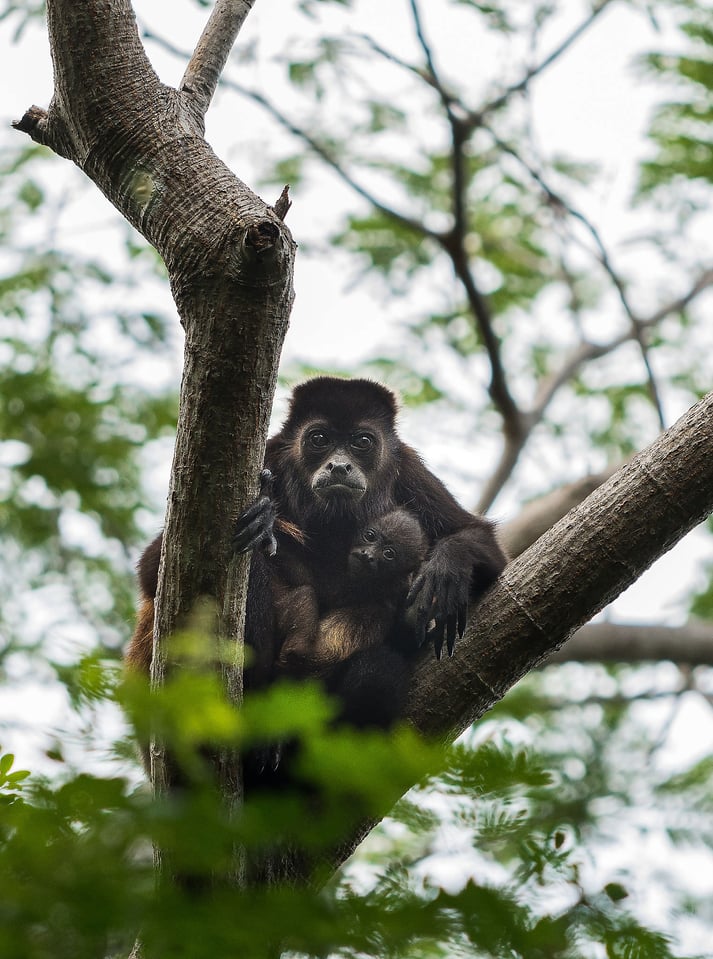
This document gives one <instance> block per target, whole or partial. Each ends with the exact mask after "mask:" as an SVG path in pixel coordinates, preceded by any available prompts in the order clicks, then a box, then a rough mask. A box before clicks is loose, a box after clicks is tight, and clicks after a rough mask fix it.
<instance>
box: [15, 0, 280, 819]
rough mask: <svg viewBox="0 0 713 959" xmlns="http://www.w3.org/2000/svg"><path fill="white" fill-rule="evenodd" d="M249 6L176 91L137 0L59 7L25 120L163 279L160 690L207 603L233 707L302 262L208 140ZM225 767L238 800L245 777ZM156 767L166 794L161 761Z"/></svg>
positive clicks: (221, 9) (215, 21) (221, 19)
mask: <svg viewBox="0 0 713 959" xmlns="http://www.w3.org/2000/svg"><path fill="white" fill-rule="evenodd" d="M251 5H252V4H251V3H250V2H247V0H221V2H220V3H219V4H217V6H216V8H215V10H214V14H213V16H212V17H211V19H210V21H209V23H208V26H207V27H206V30H205V31H204V34H203V36H202V38H201V41H200V43H199V49H198V50H197V51H196V54H195V55H194V57H193V58H192V60H191V63H190V64H189V66H188V69H187V70H186V77H187V78H188V80H187V81H186V82H185V84H184V86H183V87H182V88H181V90H180V91H179V90H174V89H172V88H170V87H167V86H165V85H164V84H162V83H160V81H159V80H158V78H157V76H156V74H155V73H154V71H153V69H152V67H151V65H150V63H149V61H148V59H147V57H146V54H145V52H144V49H143V47H142V44H141V42H140V39H139V36H138V32H137V27H136V22H135V18H134V14H133V10H132V8H131V4H130V2H129V0H83V2H82V3H75V2H74V0H49V2H48V4H47V15H48V25H49V33H50V44H51V51H52V61H53V66H54V94H53V97H52V101H51V103H50V106H49V109H48V110H47V111H45V110H42V109H41V108H39V107H32V108H30V109H29V110H28V111H27V112H26V114H25V115H24V116H23V118H22V119H21V120H20V121H19V122H18V123H17V124H15V126H16V127H17V128H18V129H19V130H21V131H24V132H26V133H28V134H29V135H30V136H31V137H32V138H33V139H34V140H36V141H37V142H39V143H43V144H45V145H47V146H49V147H51V148H52V149H53V150H54V151H55V152H57V153H58V154H60V155H62V156H64V157H67V158H68V159H70V160H72V161H73V162H74V163H76V164H77V166H78V167H80V169H82V170H83V171H84V172H85V173H86V174H87V176H89V177H90V178H91V179H92V180H93V181H94V182H95V183H96V185H97V186H98V187H99V188H100V189H101V190H102V192H103V193H104V194H105V195H106V196H107V197H108V198H109V200H110V201H111V202H112V203H113V204H114V206H115V207H116V208H117V209H118V210H119V211H120V212H121V213H122V214H123V215H124V216H125V217H126V219H127V220H128V221H129V222H130V223H132V224H133V225H134V226H135V227H136V229H137V230H139V231H140V232H141V233H142V234H143V235H144V236H145V237H146V239H147V240H148V241H149V242H150V243H152V244H153V245H154V246H155V247H156V249H157V250H158V252H159V253H160V254H161V256H162V257H163V259H164V261H165V263H166V266H167V268H168V273H169V278H170V283H171V289H172V292H173V295H174V298H175V301H176V305H177V308H178V312H179V315H180V318H181V323H182V325H183V327H184V329H185V333H186V340H185V366H184V374H183V382H182V385H181V401H180V413H179V424H178V434H177V438H176V450H175V456H174V463H173V470H172V476H171V484H170V493H169V500H168V511H167V516H166V528H165V535H164V556H163V561H162V573H161V576H160V579H159V590H158V596H157V614H156V629H155V635H154V663H153V668H152V678H153V681H154V682H155V683H157V684H158V683H161V682H162V680H163V677H164V673H165V669H166V663H167V659H168V658H169V657H168V646H167V638H168V637H170V636H171V635H172V634H173V633H174V632H175V630H176V628H177V626H179V625H180V624H181V623H182V622H185V621H186V619H187V617H188V616H189V615H190V613H191V612H192V611H193V610H194V609H195V608H196V606H197V604H198V602H199V600H204V599H206V598H207V600H208V604H207V605H208V606H209V607H210V608H211V609H212V610H213V612H214V619H215V632H216V635H217V636H219V637H223V638H229V639H231V640H232V641H233V642H232V649H234V650H235V654H234V656H233V659H232V661H231V662H230V663H228V664H226V665H224V667H223V668H224V678H225V683H226V688H227V689H228V691H229V695H230V696H231V698H232V699H233V700H234V701H236V702H237V701H239V699H240V697H241V693H242V669H241V656H240V649H241V640H242V636H243V632H244V607H245V594H246V583H247V561H246V560H243V561H242V562H240V563H233V564H231V565H230V566H226V562H225V557H226V556H228V555H229V554H230V549H229V539H230V531H231V527H232V522H233V520H234V518H235V516H236V515H237V514H238V513H239V512H240V510H241V509H242V508H243V507H244V506H245V504H246V503H247V502H249V501H250V500H251V499H252V498H253V497H254V496H255V494H256V492H257V490H256V480H257V477H258V475H259V470H260V467H261V465H262V461H263V456H264V443H265V437H266V434H267V425H268V420H269V413H270V409H271V405H272V397H273V393H274V387H275V381H276V375H277V366H278V360H279V355H280V350H281V348H282V342H283V340H284V336H285V332H286V330H287V323H288V318H289V312H290V308H291V305H292V299H293V289H292V270H293V262H294V252H295V246H294V243H293V241H292V238H291V236H290V234H289V231H288V230H287V229H286V227H285V226H284V224H283V222H282V219H281V217H280V216H278V215H277V214H276V213H275V211H274V210H273V209H272V208H271V207H269V206H268V205H267V204H266V203H265V202H264V201H263V200H261V199H260V198H259V197H258V196H256V195H255V194H254V193H253V192H252V191H251V190H250V189H248V187H247V186H246V185H245V184H244V183H242V182H241V181H240V180H239V179H238V178H237V177H235V176H234V174H233V173H232V172H231V171H230V170H229V169H228V168H227V166H226V165H225V164H224V163H223V162H222V161H221V160H220V159H219V158H218V157H217V156H216V155H215V154H214V153H213V151H212V150H211V148H210V147H209V146H208V144H207V143H206V142H205V140H204V139H203V114H204V112H205V110H206V109H207V107H208V104H209V102H210V98H211V96H212V92H213V90H214V88H215V81H216V79H217V73H218V72H219V70H220V68H221V67H222V65H223V63H224V62H225V58H226V56H227V53H228V50H229V47H230V44H231V43H232V40H233V39H234V37H235V35H236V34H237V32H238V30H239V28H240V26H241V24H242V22H243V20H244V19H245V16H246V15H247V13H248V11H249V9H250V7H251ZM185 79H186V78H184V81H185ZM283 207H284V204H283ZM223 759H224V761H223V763H222V764H221V778H222V781H223V786H224V790H225V794H226V797H228V799H229V801H230V802H233V801H234V800H235V799H236V798H239V796H240V783H239V777H238V773H237V768H238V767H237V764H234V763H232V761H230V757H229V756H228V757H223ZM152 760H153V766H154V769H153V777H152V778H153V779H154V786H155V788H156V789H157V790H158V791H159V792H160V791H161V790H163V789H164V788H166V786H167V785H168V773H167V769H166V766H165V763H164V762H163V761H162V753H161V750H154V753H153V756H152Z"/></svg>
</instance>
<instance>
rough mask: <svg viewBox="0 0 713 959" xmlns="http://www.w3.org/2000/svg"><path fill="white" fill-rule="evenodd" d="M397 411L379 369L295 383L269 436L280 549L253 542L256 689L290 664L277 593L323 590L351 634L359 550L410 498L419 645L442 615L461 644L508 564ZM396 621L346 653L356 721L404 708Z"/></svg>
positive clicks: (151, 590)
mask: <svg viewBox="0 0 713 959" xmlns="http://www.w3.org/2000/svg"><path fill="white" fill-rule="evenodd" d="M395 416H396V401H395V399H394V396H393V394H392V393H391V392H390V391H389V390H387V389H386V388H385V387H383V386H381V385H380V384H378V383H373V382H370V381H368V380H358V379H356V380H341V379H335V378H332V377H320V378H317V379H314V380H310V381H308V382H307V383H303V384H302V385H301V386H298V387H297V388H296V389H295V391H294V393H293V396H292V401H291V404H290V409H289V413H288V416H287V419H286V421H285V423H284V425H283V427H282V429H281V430H280V431H279V432H278V433H277V434H276V435H275V436H274V437H273V438H272V439H271V440H269V442H268V444H267V451H266V457H265V466H266V467H267V468H268V469H269V470H271V472H272V473H273V474H274V488H273V490H272V498H273V500H274V504H275V507H276V511H277V515H278V517H279V523H276V524H275V529H274V532H275V536H276V539H277V543H278V549H277V554H276V555H275V556H274V557H271V558H268V557H266V556H265V555H263V553H262V552H261V551H260V550H256V551H255V552H254V553H253V558H252V563H251V575H250V584H249V589H248V610H247V625H246V641H247V643H249V644H250V646H251V647H252V648H253V651H254V655H253V658H252V662H253V665H252V667H251V668H250V669H249V670H248V671H247V673H246V686H247V687H248V688H249V687H251V686H252V687H255V686H264V685H265V684H266V683H270V682H272V680H273V679H274V678H275V676H276V675H277V673H278V667H277V663H278V659H279V645H280V629H279V624H278V622H277V616H276V614H275V597H279V596H281V595H285V593H286V592H287V591H289V590H294V589H298V588H303V587H307V588H308V589H311V590H313V592H314V601H315V602H316V605H317V614H316V615H317V617H318V620H317V621H318V622H322V621H324V620H325V617H327V616H330V615H334V616H335V617H336V619H333V620H332V624H331V627H330V635H331V636H332V637H334V639H335V641H336V642H339V638H338V637H339V635H340V632H341V634H342V635H344V631H343V630H342V628H341V627H342V626H343V625H344V623H343V621H342V624H341V626H340V623H339V620H340V616H339V613H338V611H339V610H340V609H343V608H344V606H343V602H344V600H343V596H344V583H345V577H346V568H347V556H348V553H349V550H350V548H351V544H352V543H353V541H354V538H355V536H356V535H357V533H358V531H359V530H360V529H362V528H363V527H364V526H365V524H367V523H368V521H369V520H370V518H372V517H378V516H382V515H383V514H385V513H388V512H390V511H392V510H394V509H395V508H398V507H401V508H402V509H404V510H406V511H407V512H408V513H410V514H412V515H413V516H414V517H416V519H417V520H418V523H419V524H420V527H421V529H422V531H423V535H424V537H425V540H426V547H427V550H428V553H427V558H426V560H425V562H424V563H423V564H422V566H421V568H420V569H419V570H418V572H417V573H416V576H415V579H414V583H413V586H412V588H411V593H410V602H411V613H412V617H411V620H412V622H413V620H415V621H416V626H415V628H412V627H411V626H410V625H409V624H408V623H407V624H405V628H404V629H400V630H399V633H400V638H401V639H402V640H403V638H404V636H406V640H407V642H406V646H409V645H410V648H411V649H415V648H417V646H418V645H419V643H420V642H421V641H422V640H423V637H424V636H425V630H426V625H427V624H428V623H429V622H433V623H435V629H434V630H433V631H432V633H431V635H434V634H435V637H436V649H437V651H439V642H440V643H442V642H443V639H444V636H446V637H447V640H448V646H449V649H450V648H451V647H452V643H453V642H454V641H455V636H456V630H457V631H458V632H461V631H462V626H463V624H464V615H465V608H466V604H467V601H468V598H471V599H473V598H477V597H478V596H480V595H481V594H482V593H483V592H484V590H485V589H487V587H488V586H490V584H491V583H492V582H493V581H494V580H495V578H496V577H497V576H498V574H499V573H500V571H501V570H502V568H503V566H504V565H505V557H504V554H503V552H502V550H501V549H500V547H499V545H498V543H497V540H496V538H495V534H494V531H493V527H492V525H491V524H490V523H489V522H488V521H487V520H485V519H483V518H482V517H480V516H475V515H473V514H472V513H469V512H467V511H466V510H464V509H463V508H462V507H461V506H459V505H458V503H457V502H456V501H455V499H454V498H453V497H452V496H451V494H450V493H449V492H448V491H447V490H446V488H445V487H444V485H443V484H442V483H441V481H440V480H439V479H437V478H436V477H435V476H434V475H433V474H432V473H430V472H429V470H428V469H426V467H425V466H424V465H423V463H422V461H421V459H420V458H419V456H418V454H417V453H416V452H415V451H414V450H413V449H411V447H409V446H407V445H406V444H405V443H403V442H402V441H401V440H400V438H399V436H398V434H397V433H396V430H395ZM364 437H369V438H370V439H369V442H368V443H367V442H366V441H365V440H364ZM367 447H368V448H367ZM337 474H339V477H340V479H339V481H335V479H334V477H335V476H336V475H337ZM280 524H283V525H282V526H281V525H280ZM295 528H297V530H299V531H300V536H299V537H298V538H296V537H295V536H294V529H295ZM160 551H161V538H160V537H158V538H157V539H156V540H154V542H153V543H152V544H151V545H150V546H149V547H148V549H147V550H146V552H145V553H144V555H143V557H142V558H141V561H140V563H139V584H140V587H141V593H142V605H141V611H140V616H139V622H138V624H137V629H136V632H135V634H134V637H133V638H132V641H131V643H130V646H129V651H128V653H127V661H128V662H129V663H130V664H132V665H135V666H137V667H138V668H141V669H147V668H148V665H149V663H150V658H151V655H150V646H151V641H150V634H151V631H152V628H153V627H152V623H153V600H154V597H155V594H156V584H157V580H158V564H159V558H160ZM295 595H297V594H295ZM304 595H306V593H303V596H304ZM300 602H301V603H302V605H301V606H300V603H297V604H296V606H295V610H296V611H297V612H298V615H301V614H299V610H300V609H302V610H303V611H307V612H309V615H312V613H311V611H310V607H309V604H308V603H307V602H306V601H305V600H304V599H302V600H301V601H300ZM310 602H311V601H310ZM306 614H307V613H305V615H306ZM351 623H352V625H353V624H354V618H353V617H352V619H351ZM282 625H283V627H284V623H283V624H282ZM377 625H378V624H377ZM347 632H348V631H347ZM384 632H388V630H382V635H380V636H379V639H378V641H376V642H375V643H373V644H371V645H369V644H368V643H367V642H366V640H360V641H359V643H357V644H356V645H358V646H359V649H358V651H357V652H353V653H351V654H347V655H346V658H342V659H341V660H339V661H338V662H337V664H336V666H335V667H334V668H333V669H332V670H330V671H329V672H328V674H327V676H326V683H327V686H328V688H329V689H330V690H331V691H332V692H333V693H335V694H336V695H337V696H338V697H339V699H340V700H341V702H342V716H343V719H344V720H345V721H348V722H352V723H355V724H358V725H372V724H373V725H382V726H383V725H388V724H390V723H391V722H393V720H394V719H395V718H396V717H397V716H398V712H399V710H400V708H401V703H402V700H403V696H404V694H405V689H406V686H407V683H408V677H409V673H410V666H409V661H408V660H409V657H408V649H406V650H405V651H404V649H403V648H402V649H399V650H397V649H395V648H393V645H392V643H391V637H390V636H384V635H383V633H384ZM409 636H410V637H411V639H410V643H409ZM350 642H351V640H350ZM352 645H354V644H353V643H352ZM345 652H346V651H345Z"/></svg>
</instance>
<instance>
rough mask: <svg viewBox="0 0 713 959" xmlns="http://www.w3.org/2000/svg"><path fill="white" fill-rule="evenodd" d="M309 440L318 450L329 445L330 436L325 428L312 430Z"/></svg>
mask: <svg viewBox="0 0 713 959" xmlns="http://www.w3.org/2000/svg"><path fill="white" fill-rule="evenodd" d="M308 440H309V445H310V446H311V447H312V448H313V449H316V450H323V449H325V448H326V447H327V446H329V437H328V436H327V434H326V433H325V432H324V431H323V430H312V432H311V433H310V434H309V437H308Z"/></svg>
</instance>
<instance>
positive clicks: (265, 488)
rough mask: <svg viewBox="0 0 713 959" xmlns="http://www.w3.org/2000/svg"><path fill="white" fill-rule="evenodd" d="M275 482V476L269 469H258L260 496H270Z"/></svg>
mask: <svg viewBox="0 0 713 959" xmlns="http://www.w3.org/2000/svg"><path fill="white" fill-rule="evenodd" d="M274 482H275V476H274V474H273V473H272V471H271V470H269V469H267V467H265V469H263V470H260V496H268V497H270V496H272V487H273V484H274Z"/></svg>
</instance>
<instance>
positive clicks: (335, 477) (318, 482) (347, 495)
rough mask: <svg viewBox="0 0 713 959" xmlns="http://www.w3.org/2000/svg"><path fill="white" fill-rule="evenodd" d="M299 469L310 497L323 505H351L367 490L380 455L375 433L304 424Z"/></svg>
mask: <svg viewBox="0 0 713 959" xmlns="http://www.w3.org/2000/svg"><path fill="white" fill-rule="evenodd" d="M300 452H301V460H302V466H303V468H304V469H305V471H306V472H307V475H308V478H309V485H310V488H311V490H312V492H313V494H314V496H315V497H316V498H317V499H318V500H321V501H323V502H324V503H325V504H332V503H333V504H334V505H337V504H344V505H346V504H354V503H358V502H359V500H361V498H362V497H363V496H364V494H365V493H366V492H367V490H368V489H369V479H370V477H371V476H373V474H374V472H375V470H376V468H377V463H378V460H379V452H380V438H379V435H378V432H377V431H376V430H375V429H370V428H367V427H361V426H355V427H354V428H352V429H349V430H338V429H335V428H334V427H333V426H331V425H330V424H329V423H327V422H324V421H322V422H316V423H310V424H308V425H307V426H306V427H305V428H304V430H303V431H302V436H301V450H300Z"/></svg>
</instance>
